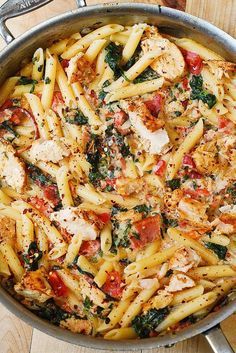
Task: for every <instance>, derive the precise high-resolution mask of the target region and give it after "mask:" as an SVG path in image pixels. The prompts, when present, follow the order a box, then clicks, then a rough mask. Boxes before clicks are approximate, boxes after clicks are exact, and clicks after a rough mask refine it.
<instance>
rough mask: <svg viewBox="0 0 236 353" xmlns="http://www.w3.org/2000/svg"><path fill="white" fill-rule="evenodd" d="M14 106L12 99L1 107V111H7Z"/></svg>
mask: <svg viewBox="0 0 236 353" xmlns="http://www.w3.org/2000/svg"><path fill="white" fill-rule="evenodd" d="M12 106H13V102H12V100H11V99H7V100H6V101H5V102H4V103H3V105H2V106H1V107H0V110H4V109H7V108H11V107H12Z"/></svg>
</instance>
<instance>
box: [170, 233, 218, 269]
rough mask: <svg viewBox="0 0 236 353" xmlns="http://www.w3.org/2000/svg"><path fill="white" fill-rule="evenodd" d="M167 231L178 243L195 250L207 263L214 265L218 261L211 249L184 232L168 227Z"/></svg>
mask: <svg viewBox="0 0 236 353" xmlns="http://www.w3.org/2000/svg"><path fill="white" fill-rule="evenodd" d="M167 233H168V235H169V236H170V237H171V238H172V239H173V240H175V241H176V242H177V243H179V244H180V245H184V246H188V247H190V248H193V249H194V250H196V251H197V252H198V253H199V254H200V255H201V257H202V258H203V259H204V260H205V261H206V262H207V263H209V264H211V265H216V264H217V263H218V261H219V259H218V257H217V256H216V255H215V254H214V253H213V252H212V251H210V250H208V249H206V248H205V247H204V246H203V245H202V244H200V243H199V242H198V241H197V240H195V239H192V238H189V237H187V236H186V235H184V233H182V232H180V231H179V230H177V229H175V228H169V229H168V230H167Z"/></svg>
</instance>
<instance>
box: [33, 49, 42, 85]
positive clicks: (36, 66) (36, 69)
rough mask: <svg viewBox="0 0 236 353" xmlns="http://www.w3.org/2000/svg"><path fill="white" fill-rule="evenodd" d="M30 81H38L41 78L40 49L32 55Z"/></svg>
mask: <svg viewBox="0 0 236 353" xmlns="http://www.w3.org/2000/svg"><path fill="white" fill-rule="evenodd" d="M32 62H33V70H32V79H33V80H36V81H40V80H41V79H42V77H43V68H44V53H43V49H42V48H38V49H37V50H36V52H35V53H34V55H33V59H32Z"/></svg>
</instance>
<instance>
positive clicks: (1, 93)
mask: <svg viewBox="0 0 236 353" xmlns="http://www.w3.org/2000/svg"><path fill="white" fill-rule="evenodd" d="M18 81H19V77H18V76H14V77H10V78H8V79H7V80H6V81H5V82H4V84H3V85H2V86H1V87H0V107H1V106H2V105H3V103H4V102H5V101H6V100H7V98H8V97H9V96H10V95H11V94H12V92H13V91H14V89H15V87H16V84H17V82H18Z"/></svg>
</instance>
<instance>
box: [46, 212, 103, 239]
mask: <svg viewBox="0 0 236 353" xmlns="http://www.w3.org/2000/svg"><path fill="white" fill-rule="evenodd" d="M50 218H51V220H52V221H55V222H57V223H59V225H60V227H62V228H63V229H65V230H66V231H67V232H68V233H70V234H72V235H75V234H78V233H80V234H81V236H82V237H83V240H95V239H96V238H97V236H98V233H99V230H100V229H101V228H102V223H101V221H99V218H98V217H97V216H96V214H95V213H94V212H93V211H83V210H79V209H78V208H77V207H67V208H64V209H62V210H60V211H58V212H53V213H51V216H50Z"/></svg>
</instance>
